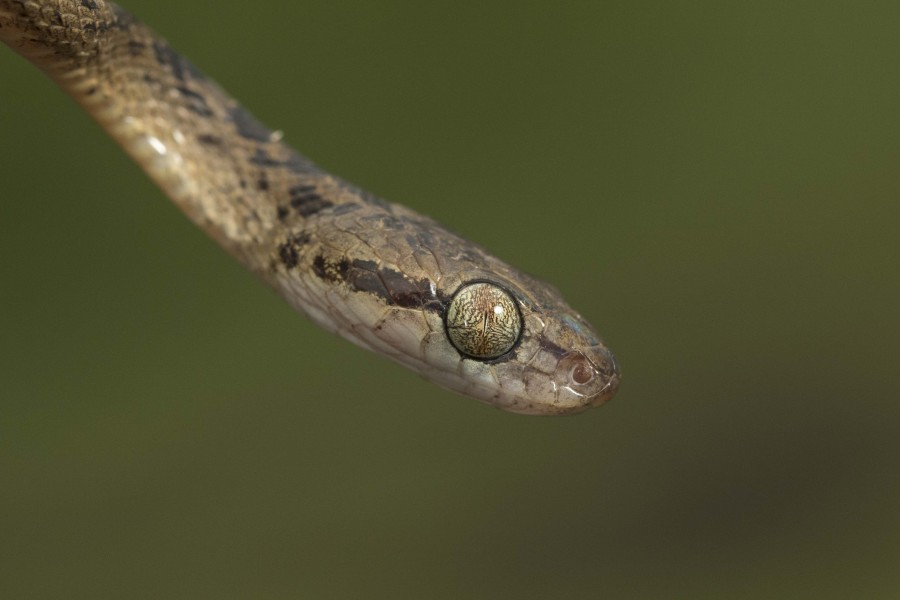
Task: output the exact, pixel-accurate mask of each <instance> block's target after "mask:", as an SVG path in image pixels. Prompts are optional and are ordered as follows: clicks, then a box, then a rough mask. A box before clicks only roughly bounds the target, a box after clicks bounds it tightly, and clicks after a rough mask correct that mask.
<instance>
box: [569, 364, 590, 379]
mask: <svg viewBox="0 0 900 600" xmlns="http://www.w3.org/2000/svg"><path fill="white" fill-rule="evenodd" d="M570 375H571V377H572V381H574V382H575V383H577V384H578V385H584V384H586V383H589V382H590V381H591V379H593V378H594V369H592V368H591V367H590V365H587V364H585V363H584V362H579V363H578V364H576V365H575V366H574V367H572V371H571V373H570Z"/></svg>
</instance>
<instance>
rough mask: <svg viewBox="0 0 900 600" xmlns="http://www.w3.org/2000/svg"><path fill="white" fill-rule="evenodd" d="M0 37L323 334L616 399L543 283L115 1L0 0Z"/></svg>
mask: <svg viewBox="0 0 900 600" xmlns="http://www.w3.org/2000/svg"><path fill="white" fill-rule="evenodd" d="M0 40H2V41H3V42H5V43H6V44H7V45H8V46H10V47H11V48H12V49H13V50H15V51H16V52H18V53H19V54H21V55H22V56H24V57H25V58H27V59H28V60H29V61H31V62H32V63H33V64H34V65H36V66H37V67H39V68H40V69H41V70H43V71H44V72H45V73H46V74H47V75H49V76H50V77H51V78H52V79H53V80H54V81H55V82H57V83H58V84H59V85H60V87H62V89H64V90H65V91H66V92H67V93H69V94H70V95H71V96H72V97H73V98H74V99H75V100H76V101H77V102H79V103H80V104H81V105H82V106H83V107H84V108H85V109H86V110H87V112H88V113H89V114H90V115H91V116H92V117H93V118H94V119H95V120H96V121H98V122H99V123H100V125H101V126H102V127H103V128H104V129H105V130H106V131H107V132H108V133H109V134H110V135H111V136H112V137H113V138H114V139H115V140H116V141H117V142H118V143H119V144H120V145H121V146H122V147H123V148H124V149H125V151H126V152H128V153H129V154H130V155H131V156H132V157H133V158H134V160H135V161H137V162H138V163H139V164H140V165H141V167H142V168H143V169H144V170H145V171H146V172H147V173H148V175H149V176H150V177H151V178H152V179H153V180H154V181H155V182H156V183H157V184H158V185H159V186H160V187H161V188H162V189H163V190H164V191H165V192H166V194H167V195H168V196H169V197H170V198H171V199H172V200H173V201H174V202H175V204H176V205H178V206H179V207H180V208H181V210H182V211H184V213H186V214H187V216H188V217H189V218H190V219H191V220H193V221H194V222H195V223H196V224H197V225H198V226H200V227H201V228H202V229H203V230H204V231H206V232H207V233H208V234H209V235H210V236H212V237H213V238H214V239H215V240H216V241H217V242H218V243H219V244H220V245H221V246H222V247H224V248H225V249H226V250H227V251H228V252H229V253H230V254H231V255H232V256H234V257H235V258H236V259H237V260H239V261H240V262H241V263H243V264H244V265H245V266H246V267H247V268H249V269H250V270H251V271H253V272H254V273H256V274H258V275H259V276H260V277H261V278H262V279H263V280H264V281H266V282H267V283H268V284H269V285H270V286H272V287H273V288H274V289H275V290H276V291H277V292H278V293H279V294H280V295H281V296H283V297H284V298H285V299H286V300H287V301H288V302H289V303H290V304H291V305H293V306H294V307H295V308H296V309H298V310H299V311H301V312H303V313H305V314H306V315H308V316H309V317H310V318H311V319H312V320H313V321H314V322H316V323H318V324H319V325H320V326H322V327H323V328H325V329H327V330H329V331H332V332H334V333H337V334H339V335H341V336H343V337H344V338H346V339H348V340H350V341H351V342H353V343H355V344H357V345H359V346H362V347H364V348H367V349H369V350H373V351H375V352H378V353H380V354H382V355H385V356H387V357H389V358H391V359H393V360H395V361H397V362H399V363H401V364H404V365H406V366H407V367H410V368H411V369H413V370H414V371H416V372H418V373H420V374H421V375H423V376H425V377H426V378H427V379H430V380H432V381H434V382H435V383H437V384H439V385H441V386H443V387H446V388H449V389H451V390H454V391H457V392H460V393H463V394H466V395H469V396H472V397H474V398H477V399H479V400H482V401H485V402H488V403H490V404H493V405H495V406H497V407H500V408H503V409H506V410H510V411H513V412H519V413H528V414H563V413H572V412H578V411H580V410H583V409H585V408H588V407H590V406H595V405H598V404H601V403H603V402H605V401H606V400H608V399H609V398H611V397H612V396H613V394H614V393H615V391H616V388H617V387H618V382H619V370H618V367H617V365H616V362H615V359H614V358H613V355H612V353H611V352H610V351H609V350H608V349H607V348H606V346H605V345H604V344H603V342H602V341H601V340H600V338H599V337H598V336H597V335H596V334H595V333H594V330H593V329H592V328H591V326H590V325H589V324H588V323H587V322H586V321H585V320H584V319H583V318H582V317H581V316H580V315H579V314H578V313H576V312H575V311H573V310H572V309H571V308H569V307H568V305H567V304H566V303H565V302H564V301H563V299H562V298H561V297H560V295H559V293H558V292H557V291H556V290H555V289H554V288H553V287H552V286H550V285H548V284H546V283H544V282H542V281H539V280H537V279H535V278H533V277H530V276H528V275H526V274H523V273H521V272H520V271H518V270H516V269H514V268H512V267H510V266H509V265H507V264H506V263H504V262H502V261H500V260H499V259H497V258H495V257H493V256H492V255H490V254H489V253H488V252H486V251H485V250H484V249H482V248H481V247H480V246H478V245H476V244H474V243H472V242H470V241H467V240H465V239H463V238H461V237H459V236H458V235H456V234H454V233H451V232H450V231H448V230H447V229H445V228H443V227H442V226H440V225H439V224H437V223H436V222H434V221H433V220H431V219H429V218H427V217H425V216H423V215H420V214H418V213H416V212H414V211H412V210H410V209H408V208H406V207H404V206H401V205H398V204H392V203H389V202H386V201H384V200H381V199H379V198H378V197H376V196H374V195H372V194H370V193H368V192H365V191H363V190H361V189H359V188H357V187H354V186H353V185H350V184H348V183H346V182H344V181H342V180H341V179H339V178H337V177H335V176H333V175H331V174H329V173H326V172H325V171H323V170H322V169H320V168H319V167H317V166H316V165H315V164H313V163H312V162H311V161H310V160H308V159H307V158H305V157H303V156H301V155H300V154H298V153H296V152H295V151H294V150H292V149H291V148H290V147H288V146H287V145H286V144H284V143H282V141H281V139H280V138H281V135H280V133H277V132H272V131H270V130H269V129H268V128H266V127H265V126H263V125H262V124H261V123H260V122H259V121H257V120H256V119H255V118H254V117H252V116H251V115H250V114H249V113H248V112H247V111H245V110H244V109H243V108H241V106H240V105H238V104H237V102H235V101H234V100H233V99H232V98H231V97H229V96H228V95H227V94H226V93H225V92H224V91H223V90H222V89H221V88H220V87H219V86H218V85H217V84H216V83H214V82H213V81H212V80H210V79H209V78H207V77H206V76H205V75H203V74H202V73H201V72H200V71H198V70H197V69H196V68H195V67H194V66H193V65H192V64H191V63H190V62H189V61H188V60H187V59H185V58H184V57H183V56H181V55H180V54H179V53H177V52H176V51H175V50H173V49H172V47H171V46H170V45H169V44H168V43H167V42H166V41H165V40H164V39H162V38H161V37H159V36H157V35H156V34H155V33H154V32H153V31H151V30H150V29H149V28H148V27H146V26H145V25H144V24H142V23H141V22H140V21H138V20H137V19H136V18H134V17H133V16H132V15H130V14H129V13H128V12H126V11H125V10H123V9H121V8H120V7H118V6H116V5H114V4H112V3H110V2H104V1H103V0H0Z"/></svg>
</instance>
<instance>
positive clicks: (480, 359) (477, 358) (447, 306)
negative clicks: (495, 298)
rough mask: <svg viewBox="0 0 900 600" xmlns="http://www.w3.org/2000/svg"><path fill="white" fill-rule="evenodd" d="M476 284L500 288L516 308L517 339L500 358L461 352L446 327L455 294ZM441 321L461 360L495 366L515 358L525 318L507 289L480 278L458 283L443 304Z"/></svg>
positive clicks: (519, 306) (518, 301)
mask: <svg viewBox="0 0 900 600" xmlns="http://www.w3.org/2000/svg"><path fill="white" fill-rule="evenodd" d="M476 283H487V284H489V285H492V286H494V287H496V288H500V289H501V290H503V291H504V292H506V293H507V294H508V295H509V297H510V298H512V299H513V305H515V307H516V314H517V315H518V317H519V335H518V337H516V341H514V342H513V343H512V345H511V346H510V347H509V350H507V351H506V352H504V353H503V354H501V355H500V356H494V357H491V358H484V357H481V356H473V355H471V354H469V353H468V352H466V351H465V350H462V349H461V348H459V347H457V345H456V344H454V343H453V337H451V335H450V330H449V327H448V325H447V315H448V313H449V312H450V305H451V304H453V300H454V299H455V298H456V295H457V294H459V293H460V292H461V291H462V290H464V289H466V288H467V287H469V286H470V285H475V284H476ZM441 321H442V322H443V324H444V335H445V336H446V337H447V341H448V342H450V345H451V346H453V349H454V350H456V351H457V352H459V354H460V356H462V357H463V358H468V359H469V360H474V361H478V362H481V363H486V364H489V365H490V364H495V363H501V362H506V361H508V360H509V359H511V358H513V357H514V356H515V351H516V348H518V347H519V344H521V343H522V338H523V337H525V317H524V315H523V314H522V301H521V300H520V299H519V297H518V296H517V295H516V294H514V293H513V292H512V290H510V289H509V288H508V287H506V286H505V285H501V284H499V283H497V282H496V281H493V280H491V279H481V278H479V279H469V280H467V281H464V282H462V283H460V284H459V286H458V287H457V288H456V289H455V290H454V291H453V293H452V294H450V299H449V300H447V302H446V303H445V304H444V310H443V312H442V314H441Z"/></svg>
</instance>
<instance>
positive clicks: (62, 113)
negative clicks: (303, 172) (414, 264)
mask: <svg viewBox="0 0 900 600" xmlns="http://www.w3.org/2000/svg"><path fill="white" fill-rule="evenodd" d="M127 6H128V7H129V8H130V9H132V10H133V11H134V12H135V13H137V14H138V15H140V16H141V17H142V18H143V19H144V20H145V21H147V22H149V23H150V24H152V25H153V26H154V27H155V28H156V29H157V30H158V31H160V32H162V33H163V34H164V35H165V36H166V37H168V38H169V39H170V41H171V42H172V43H173V45H174V46H175V47H177V48H179V49H181V50H182V51H183V52H184V53H185V54H186V55H188V56H190V57H191V58H192V59H193V60H194V62H196V63H197V64H198V65H199V66H200V67H201V68H202V69H204V70H205V71H207V72H208V73H209V74H210V75H212V76H213V77H214V78H216V79H218V80H219V82H220V83H222V84H223V85H224V86H225V87H226V88H227V89H229V90H230V91H231V92H232V93H233V94H234V95H235V96H236V97H238V98H239V99H240V100H241V101H242V102H243V103H244V104H245V105H246V106H247V107H248V108H249V109H250V110H252V111H253V112H254V113H255V114H256V115H257V116H258V117H259V118H260V119H261V120H263V121H264V122H265V123H267V124H269V125H270V126H272V127H274V128H281V129H283V130H284V131H285V133H286V137H287V139H288V140H289V141H290V142H291V143H292V144H294V145H295V146H297V147H298V149H300V150H301V151H302V152H303V153H305V154H307V155H308V156H310V157H311V158H313V159H314V160H316V161H317V162H318V163H320V164H321V165H322V166H324V167H326V168H328V169H330V170H332V171H333V172H335V173H337V174H339V175H341V176H343V177H344V178H346V179H348V180H350V181H352V182H354V183H357V184H359V185H361V186H363V187H365V188H367V189H370V190H372V191H374V192H375V193H377V194H379V195H381V196H383V197H385V198H388V199H390V200H394V201H397V202H402V203H404V204H408V205H410V206H412V207H414V208H415V209H417V210H420V211H422V212H424V213H426V214H429V215H431V216H433V217H435V218H437V219H438V220H440V221H442V222H444V223H445V224H447V225H448V226H450V227H451V228H453V229H456V230H458V231H460V232H462V233H464V234H465V235H467V236H468V237H470V238H471V239H473V240H476V241H478V242H480V243H482V244H484V245H486V246H488V247H489V248H491V249H492V250H493V251H495V253H496V254H498V255H499V256H501V257H502V258H505V259H507V260H509V261H510V262H512V263H514V264H516V265H517V266H519V267H520V268H522V269H524V270H526V271H529V272H532V273H535V274H538V275H541V276H544V277H546V278H548V279H550V280H552V281H553V282H554V283H555V284H556V285H557V286H558V287H559V288H560V289H561V290H562V291H563V292H564V293H565V295H566V297H567V298H568V299H569V301H570V302H571V304H572V305H573V306H575V307H576V308H577V309H579V310H580V311H581V312H583V313H584V314H585V316H587V317H588V318H589V319H590V320H591V321H592V322H593V323H594V324H595V325H596V326H597V328H598V329H599V331H600V333H601V334H602V335H603V336H604V337H605V338H606V340H607V342H608V343H609V344H610V346H611V347H612V348H613V349H614V350H615V351H616V354H617V356H618V358H619V359H620V361H621V364H622V368H623V372H624V382H623V385H622V388H621V389H620V392H619V395H618V397H617V398H616V400H615V401H614V402H613V403H611V404H610V405H608V406H606V407H604V408H602V409H599V410H594V411H591V412H589V413H586V414H583V415H580V416H577V417H571V418H528V417H521V416H515V415H509V414H505V413H501V412H498V411H496V410H494V409H491V408H489V407H487V406H483V405H480V404H478V403H476V402H474V401H470V400H466V399H463V398H461V397H457V396H455V395H452V394H450V393H448V392H444V391H442V390H440V389H438V388H436V387H434V386H432V385H430V384H427V383H425V382H424V381H422V380H420V379H419V378H418V377H416V376H415V375H412V374H410V373H408V372H407V371H405V370H403V369H401V368H399V367H396V366H394V365H392V364H389V363H387V362H386V361H384V360H383V359H380V358H378V357H376V356H374V355H370V354H368V353H365V352H363V351H361V350H357V349H356V348H354V347H352V346H350V345H349V344H347V343H345V342H343V341H341V340H339V339H337V338H334V337H332V336H330V335H328V334H326V333H324V332H322V331H320V330H319V329H317V328H315V327H314V326H313V325H312V324H311V323H309V322H308V321H307V320H306V319H304V318H302V317H300V316H298V315H296V314H294V313H293V312H292V311H290V310H289V309H288V307H287V306H286V305H285V304H284V303H283V302H282V301H281V300H279V299H278V298H277V297H275V295H274V294H272V293H271V292H270V291H269V290H267V289H266V288H265V287H264V286H262V285H260V284H259V283H258V282H256V281H255V280H254V278H253V277H252V276H250V275H249V274H247V273H245V272H244V271H243V270H242V269H241V268H240V267H239V266H238V265H236V264H235V263H234V262H233V261H231V259H230V258H228V257H227V256H226V255H225V253H224V252H222V251H220V250H219V249H218V248H217V247H215V246H214V245H213V244H212V242H210V241H209V240H207V239H206V237H205V236H203V235H202V234H201V233H200V232H199V231H197V230H196V229H195V228H194V227H193V226H192V225H191V224H190V223H188V221H187V220H186V219H185V218H183V217H182V216H181V214H180V213H179V212H178V211H177V210H176V209H175V208H174V207H173V206H172V205H171V204H170V203H169V202H168V201H167V200H166V199H165V198H164V197H163V196H162V194H161V193H160V192H158V191H157V190H156V189H155V188H154V187H152V186H151V185H150V184H149V183H148V181H147V180H146V178H145V177H144V176H143V175H142V174H141V173H140V172H139V171H138V169H137V168H136V167H134V166H133V165H132V164H131V163H130V162H129V161H128V160H127V159H126V158H125V157H124V156H123V155H121V154H120V152H119V151H118V149H117V148H116V147H115V145H114V144H113V143H111V142H109V141H108V140H107V139H106V138H105V137H104V136H103V134H102V133H101V132H100V131H99V129H98V128H97V127H96V126H94V125H93V123H92V122H91V121H90V120H89V119H88V118H87V117H86V116H84V115H83V114H82V113H81V112H80V110H79V109H78V108H77V107H76V106H74V104H73V103H71V101H70V100H69V99H68V98H66V97H65V96H64V95H63V94H62V93H60V92H58V91H57V90H56V89H55V88H53V87H52V86H51V84H50V83H49V82H48V81H47V80H45V78H44V77H43V76H42V75H40V74H39V73H38V72H36V71H35V70H34V69H33V68H32V67H30V65H27V64H26V63H25V62H24V61H22V60H21V59H19V58H18V57H17V56H15V55H13V54H12V53H11V52H9V51H7V50H6V49H5V48H2V49H0V50H3V51H2V52H0V73H2V75H0V82H2V84H0V131H2V139H3V143H2V144H0V165H2V173H3V180H2V191H0V196H2V201H0V256H2V263H3V270H2V272H3V281H2V284H0V376H2V392H0V394H2V401H0V597H3V598H92V599H96V598H186V599H187V598H191V599H197V598H217V599H223V598H265V599H269V598H271V599H276V598H360V597H364V598H435V599H444V598H447V599H449V598H573V599H580V598H598V597H606V598H653V597H666V598H674V597H690V598H763V597H765V598H801V597H807V598H812V597H815V598H830V597H833V598H846V597H865V598H888V597H897V596H896V594H897V590H898V589H900V569H898V568H897V567H898V564H900V466H898V465H900V435H898V434H900V406H898V390H900V381H898V379H900V377H898V368H897V365H896V361H897V357H898V343H897V338H898V335H900V314H898V306H900V293H898V292H900V285H898V267H900V252H898V243H897V240H896V235H897V233H896V231H897V226H898V223H900V206H898V197H900V168H898V167H900V36H898V35H897V32H898V30H900V4H897V3H896V2H861V3H850V2H812V1H807V2H804V1H800V2H790V3H784V2H765V1H764V2H754V3H744V2H741V3H737V2H727V3H722V2H712V1H704V2H691V3H674V2H663V1H655V2H643V3H631V2H596V3H593V2H570V3H550V2H544V3H523V2H513V1H511V0H509V1H502V2H501V1H497V2H487V3H485V2H478V3H476V2H456V3H452V4H446V3H421V2H413V1H410V0H402V1H401V0H396V1H389V0H378V1H373V2H368V3H358V2H334V1H325V0H304V1H303V2H296V3H293V2H283V1H278V2H276V1H275V0H257V1H256V2H253V3H250V4H248V3H246V2H238V1H231V2H228V1H219V2H178V1H175V0H165V1H163V0H153V1H152V2H151V1H150V0H143V1H141V0H133V1H131V2H128V3H127ZM211 12H214V13H215V15H214V16H212V17H211V16H209V13H211Z"/></svg>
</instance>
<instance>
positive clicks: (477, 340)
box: [444, 281, 522, 360]
mask: <svg viewBox="0 0 900 600" xmlns="http://www.w3.org/2000/svg"><path fill="white" fill-rule="evenodd" d="M444 324H445V327H446V328H447V336H448V337H449V338H450V342H451V343H452V344H453V345H454V346H455V347H456V349H457V350H459V351H460V352H461V353H463V354H465V355H466V356H470V357H472V358H478V359H481V360H490V359H492V358H497V357H499V356H503V355H504V354H506V353H507V352H509V351H510V350H512V347H513V346H515V345H516V342H517V341H519V336H521V335H522V314H521V313H520V312H519V305H518V304H517V303H516V301H515V299H514V298H513V297H512V294H510V293H509V292H507V291H506V290H505V289H503V288H502V287H500V286H499V285H495V284H493V283H488V282H485V281H480V282H477V283H470V284H468V285H464V286H463V287H461V288H460V289H459V290H457V292H456V293H455V294H454V295H453V299H452V300H450V306H449V307H448V308H447V317H446V320H445V323H444Z"/></svg>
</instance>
